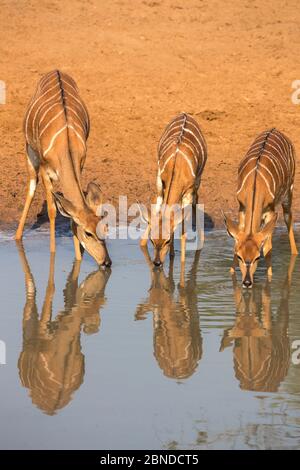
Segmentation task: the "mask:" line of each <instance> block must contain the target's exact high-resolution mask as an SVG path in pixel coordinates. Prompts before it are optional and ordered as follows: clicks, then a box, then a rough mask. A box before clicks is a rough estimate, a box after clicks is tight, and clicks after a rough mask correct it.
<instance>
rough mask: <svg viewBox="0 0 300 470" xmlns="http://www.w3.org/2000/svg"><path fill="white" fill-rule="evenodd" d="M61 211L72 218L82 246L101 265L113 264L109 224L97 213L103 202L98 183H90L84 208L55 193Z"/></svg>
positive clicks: (75, 233)
mask: <svg viewBox="0 0 300 470" xmlns="http://www.w3.org/2000/svg"><path fill="white" fill-rule="evenodd" d="M53 196H54V198H55V202H56V205H57V208H58V210H59V212H60V213H61V214H62V215H63V216H65V217H69V218H70V219H71V220H72V222H73V223H72V224H71V226H72V230H73V233H74V235H75V236H76V237H77V238H78V240H79V242H80V244H81V245H82V247H83V248H84V249H85V250H86V251H87V252H88V253H89V254H90V255H91V256H92V257H93V258H94V259H95V261H96V262H97V264H98V265H99V266H107V267H109V266H111V259H110V257H109V254H108V251H107V248H106V243H105V237H106V235H107V231H108V227H107V224H103V223H102V222H101V217H100V216H99V215H97V211H98V208H99V206H100V205H101V203H102V193H101V189H100V187H99V186H98V185H97V184H96V183H93V182H91V183H89V184H88V187H87V192H86V197H85V200H84V205H83V207H82V208H77V207H76V206H75V205H74V204H73V203H72V202H71V201H69V200H68V199H66V198H65V197H64V196H63V195H62V194H60V193H53Z"/></svg>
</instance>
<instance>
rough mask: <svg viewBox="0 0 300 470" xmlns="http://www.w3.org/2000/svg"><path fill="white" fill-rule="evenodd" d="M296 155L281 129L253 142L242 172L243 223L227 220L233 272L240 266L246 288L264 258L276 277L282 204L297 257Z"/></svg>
mask: <svg viewBox="0 0 300 470" xmlns="http://www.w3.org/2000/svg"><path fill="white" fill-rule="evenodd" d="M294 176H295V154H294V148H293V145H292V143H291V141H290V140H289V139H288V138H287V137H286V136H285V135H284V134H282V133H281V132H279V131H278V130H277V129H271V130H268V131H265V132H263V133H261V134H260V135H259V136H258V137H257V138H256V139H255V141H254V142H253V144H252V145H251V147H250V149H249V150H248V152H247V154H246V156H245V157H244V159H243V160H242V161H241V163H240V166H239V170H238V190H237V198H238V202H239V223H238V224H236V223H234V222H233V221H231V220H230V219H229V218H228V217H225V216H224V218H225V224H226V226H227V231H228V233H229V235H231V236H232V237H233V238H234V239H235V254H234V260H233V266H232V267H231V272H232V273H234V271H235V267H236V266H237V265H238V264H239V266H240V269H241V272H242V278H243V286H244V287H251V286H252V284H253V276H254V273H255V270H256V268H257V262H258V260H259V258H260V252H261V250H262V251H263V254H264V256H265V258H266V262H267V266H268V277H269V279H270V278H271V276H272V266H271V249H272V234H273V230H274V227H275V223H276V220H277V213H276V212H275V209H276V206H277V205H278V204H280V203H281V204H282V209H283V214H284V220H285V223H286V226H287V228H288V233H289V239H290V246H291V253H292V254H297V253H298V251H297V247H296V243H295V238H294V231H293V218H292V210H291V206H292V196H293V184H294Z"/></svg>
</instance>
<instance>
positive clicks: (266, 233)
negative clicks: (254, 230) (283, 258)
mask: <svg viewBox="0 0 300 470" xmlns="http://www.w3.org/2000/svg"><path fill="white" fill-rule="evenodd" d="M277 218H278V214H277V212H275V214H274V215H273V217H272V219H271V220H269V222H268V223H267V224H266V225H265V226H264V228H263V229H262V230H261V231H260V232H258V234H257V235H256V236H257V238H258V239H257V241H258V245H262V244H263V243H264V242H265V241H266V240H267V238H269V237H270V236H271V235H272V233H273V230H274V228H275V225H276V222H277Z"/></svg>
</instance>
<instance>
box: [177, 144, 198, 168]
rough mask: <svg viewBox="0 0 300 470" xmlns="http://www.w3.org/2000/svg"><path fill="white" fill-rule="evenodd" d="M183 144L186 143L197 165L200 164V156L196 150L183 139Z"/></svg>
mask: <svg viewBox="0 0 300 470" xmlns="http://www.w3.org/2000/svg"><path fill="white" fill-rule="evenodd" d="M181 145H184V146H185V147H186V148H188V149H189V150H190V151H191V152H192V153H193V158H194V160H195V163H196V165H197V166H198V165H199V160H198V157H197V155H196V152H195V150H194V149H193V148H192V147H191V146H190V145H189V144H187V143H186V142H185V141H182V142H181ZM197 153H198V152H197Z"/></svg>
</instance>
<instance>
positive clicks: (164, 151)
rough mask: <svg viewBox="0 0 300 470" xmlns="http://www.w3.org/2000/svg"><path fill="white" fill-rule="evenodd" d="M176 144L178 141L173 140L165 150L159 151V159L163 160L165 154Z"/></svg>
mask: <svg viewBox="0 0 300 470" xmlns="http://www.w3.org/2000/svg"><path fill="white" fill-rule="evenodd" d="M174 145H176V142H174V141H172V142H170V143H169V144H168V145H167V146H166V147H165V148H164V150H163V152H162V153H161V152H159V160H162V159H163V158H164V156H165V154H166V153H167V152H168V151H169V150H170V149H171V148H172V147H173V146H174Z"/></svg>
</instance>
